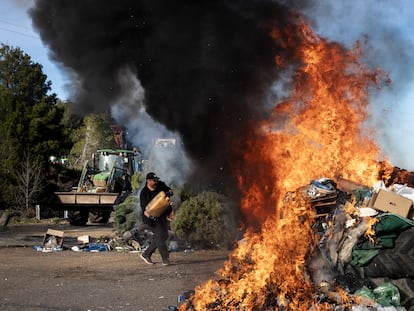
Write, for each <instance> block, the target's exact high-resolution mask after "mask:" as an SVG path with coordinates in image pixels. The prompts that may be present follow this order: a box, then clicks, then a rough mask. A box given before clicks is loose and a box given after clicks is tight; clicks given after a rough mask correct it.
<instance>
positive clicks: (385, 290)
mask: <svg viewBox="0 0 414 311" xmlns="http://www.w3.org/2000/svg"><path fill="white" fill-rule="evenodd" d="M373 293H374V295H375V301H376V302H378V303H379V304H380V305H381V306H383V307H391V306H394V307H398V306H399V305H400V292H399V290H398V287H397V286H395V285H394V284H392V283H391V282H386V283H384V284H382V285H380V286H378V287H376V288H374V290H373Z"/></svg>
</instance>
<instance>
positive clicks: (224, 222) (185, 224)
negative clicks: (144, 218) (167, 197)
mask: <svg viewBox="0 0 414 311" xmlns="http://www.w3.org/2000/svg"><path fill="white" fill-rule="evenodd" d="M171 227H172V229H173V230H174V231H175V234H176V236H177V238H179V239H182V240H185V241H186V242H187V243H190V244H191V245H192V246H193V247H196V248H204V249H218V248H221V249H229V248H231V247H232V246H233V241H234V237H235V233H236V231H235V225H234V218H233V214H232V212H231V206H230V202H229V200H228V199H227V198H226V197H225V196H223V195H221V194H218V193H216V192H202V193H201V194H199V195H196V196H194V197H191V198H188V199H187V200H186V201H184V202H183V203H182V204H181V206H180V207H179V209H178V210H177V211H175V217H174V220H173V221H172V223H171Z"/></svg>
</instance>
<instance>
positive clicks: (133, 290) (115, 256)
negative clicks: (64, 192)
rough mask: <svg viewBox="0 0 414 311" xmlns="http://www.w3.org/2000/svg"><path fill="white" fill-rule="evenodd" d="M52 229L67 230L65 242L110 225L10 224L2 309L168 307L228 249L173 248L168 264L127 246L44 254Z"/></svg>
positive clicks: (2, 265) (1, 248)
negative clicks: (148, 260)
mask: <svg viewBox="0 0 414 311" xmlns="http://www.w3.org/2000/svg"><path fill="white" fill-rule="evenodd" d="M48 228H53V229H56V230H63V231H64V232H65V242H64V245H65V243H66V241H69V242H68V243H70V242H71V241H75V240H76V237H77V236H79V235H84V234H88V235H90V236H91V237H99V236H107V235H108V234H112V230H111V227H101V226H87V227H76V228H73V227H65V226H63V227H62V226H59V225H45V224H39V225H25V226H10V227H8V228H7V230H2V231H1V232H0V310H10V311H14V310H16V311H17V310H28V311H39V310H48V311H49V310H50V311H51V310H54V311H55V310H57V311H59V310H71V311H86V310H92V311H95V310H134V311H136V310H160V311H161V310H168V306H178V305H179V303H178V301H177V299H178V296H179V295H181V294H183V293H185V292H187V291H189V290H192V289H194V287H195V286H196V285H198V284H201V283H203V282H204V281H206V280H208V279H210V278H212V277H214V276H215V271H217V270H218V269H219V268H221V267H222V266H223V263H224V261H225V260H226V259H227V254H228V253H227V252H221V251H194V252H192V253H185V252H174V253H171V257H170V258H171V262H172V264H171V265H170V266H166V267H165V266H162V265H161V258H160V257H159V255H158V254H154V256H153V260H154V261H155V262H157V264H155V265H147V264H146V263H144V262H143V261H142V260H141V259H140V257H139V253H131V252H129V251H105V252H96V253H91V252H74V251H71V250H69V249H67V250H63V251H59V252H50V253H44V252H39V251H35V250H34V249H33V248H32V247H33V246H34V245H42V242H43V237H44V233H45V232H46V231H47V229H48Z"/></svg>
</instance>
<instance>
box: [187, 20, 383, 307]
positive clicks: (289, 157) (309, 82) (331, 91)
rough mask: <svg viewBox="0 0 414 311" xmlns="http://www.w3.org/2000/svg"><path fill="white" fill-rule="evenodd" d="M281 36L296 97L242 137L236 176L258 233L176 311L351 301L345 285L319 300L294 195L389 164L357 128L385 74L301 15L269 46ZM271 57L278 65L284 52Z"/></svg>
mask: <svg viewBox="0 0 414 311" xmlns="http://www.w3.org/2000/svg"><path fill="white" fill-rule="evenodd" d="M281 32H288V34H291V38H292V39H291V40H288V42H284V43H283V44H285V45H292V50H295V51H296V58H297V61H298V63H299V64H300V65H299V66H298V67H297V68H296V71H295V74H294V75H293V77H294V81H293V82H292V84H293V85H294V90H293V92H292V95H291V96H290V98H288V99H287V100H286V101H284V102H282V103H278V104H277V105H276V106H275V108H274V110H273V114H272V118H270V119H269V120H266V121H263V123H262V124H261V126H260V129H259V130H257V132H256V133H254V134H253V135H251V136H250V137H249V138H247V139H246V141H247V144H246V150H245V154H244V159H245V161H246V163H248V165H246V163H244V165H241V166H240V167H239V168H236V169H235V171H236V173H237V175H238V176H239V177H238V180H239V186H240V189H241V191H242V193H243V199H242V201H241V208H242V211H243V213H244V214H245V216H246V219H249V220H250V224H254V223H261V224H262V225H261V229H260V232H256V231H255V230H253V229H249V230H248V232H247V233H246V234H245V237H244V239H243V240H242V241H240V243H239V245H238V247H237V249H235V250H234V252H233V253H232V254H231V256H230V258H229V260H228V261H227V262H226V264H225V266H224V268H223V269H222V270H220V271H219V278H218V279H217V280H209V281H208V282H207V283H205V284H203V285H201V286H199V287H198V288H196V291H195V294H194V296H193V297H192V299H191V301H190V302H189V303H187V304H186V305H182V306H181V310H185V309H191V310H277V309H283V310H310V309H312V310H326V309H331V308H332V306H331V305H330V303H332V304H334V303H341V304H348V303H350V302H352V299H351V298H350V297H348V295H347V293H346V292H345V291H344V290H343V289H341V288H336V289H335V290H334V292H331V291H330V296H329V295H328V299H327V300H324V301H322V299H321V298H320V297H321V292H323V290H322V289H321V287H323V286H322V285H323V284H322V283H321V284H314V282H312V278H311V276H310V273H311V271H309V270H308V267H307V263H308V260H309V259H310V258H311V257H312V256H315V255H316V253H317V250H316V247H315V246H316V244H317V243H318V241H317V237H316V236H315V233H314V231H313V230H312V224H313V222H314V219H315V211H314V209H313V208H312V206H311V204H310V202H309V200H306V199H305V198H304V196H302V195H300V192H298V191H295V192H292V190H293V191H294V190H295V189H297V188H298V187H299V186H301V185H304V184H308V183H309V181H310V180H312V179H315V178H320V177H321V176H326V177H328V178H332V179H333V180H335V179H336V178H339V177H341V178H345V179H350V180H353V181H355V182H357V183H361V184H365V185H372V184H374V183H375V182H376V181H377V180H378V178H379V176H378V175H379V172H380V171H381V170H383V169H384V165H385V167H387V163H386V162H383V167H381V166H380V164H379V162H378V161H379V160H380V159H379V156H380V150H379V147H378V146H377V145H376V144H375V143H374V142H373V141H372V140H370V139H369V138H368V134H370V133H369V132H368V131H367V129H364V128H363V127H362V125H363V122H364V120H366V118H367V117H368V116H369V115H368V91H369V89H370V87H373V86H377V87H378V86H380V85H379V84H380V83H382V82H384V81H385V82H387V77H386V75H384V74H382V73H381V71H379V70H377V71H375V72H373V71H371V70H370V69H369V68H368V67H367V66H366V65H365V64H363V63H361V62H360V54H361V50H360V46H359V44H356V45H355V48H354V49H353V50H351V51H350V50H346V49H344V48H343V47H342V46H340V45H339V44H336V43H333V42H327V41H326V40H324V39H323V38H320V37H318V36H317V35H316V34H315V33H313V32H312V30H311V29H310V28H309V27H308V26H307V25H306V24H305V22H304V21H303V20H302V19H301V18H298V20H297V24H296V26H295V27H293V28H290V29H275V30H274V31H273V32H272V34H271V35H272V37H273V38H274V40H280V38H281V37H282V36H279V34H280V33H281ZM283 37H284V36H283ZM275 59H276V60H277V61H276V65H278V66H281V67H283V66H284V64H283V57H282V56H281V55H275ZM253 176H254V178H253ZM286 193H288V195H286V196H285V194H286ZM362 225H363V226H364V228H366V226H367V225H366V224H362ZM371 225H372V224H369V226H371ZM252 227H253V226H252ZM252 227H251V228H252ZM319 268H320V269H321V270H323V267H319ZM319 272H320V271H319ZM329 297H330V299H329Z"/></svg>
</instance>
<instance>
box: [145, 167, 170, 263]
mask: <svg viewBox="0 0 414 311" xmlns="http://www.w3.org/2000/svg"><path fill="white" fill-rule="evenodd" d="M161 191H164V192H165V194H166V195H167V196H168V197H171V196H172V195H173V192H172V190H171V188H170V187H168V186H167V185H166V184H165V183H164V182H163V181H161V180H160V179H159V178H158V176H157V175H156V174H155V173H153V172H150V173H148V174H147V176H146V182H145V187H144V188H143V189H142V190H141V193H140V204H141V209H142V220H143V222H144V223H145V224H147V225H149V226H150V227H151V230H152V232H153V233H154V235H153V239H152V241H151V242H150V245H149V246H148V248H147V249H146V250H145V251H144V252H143V253H142V254H141V258H142V259H143V260H144V261H145V262H146V263H147V264H154V262H153V261H152V260H151V256H152V254H153V253H154V252H155V250H156V249H157V248H158V251H159V252H160V255H161V258H162V264H163V265H164V266H168V265H169V264H170V262H169V253H168V248H167V239H168V216H169V214H170V213H171V212H172V207H171V205H169V206H168V207H167V208H166V210H165V211H164V212H163V213H162V214H161V215H160V216H159V217H156V218H154V217H152V216H150V215H149V213H148V211H147V210H146V207H147V205H148V203H149V202H150V201H151V200H152V199H153V198H154V197H155V196H156V195H157V194H158V193H160V192H161Z"/></svg>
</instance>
